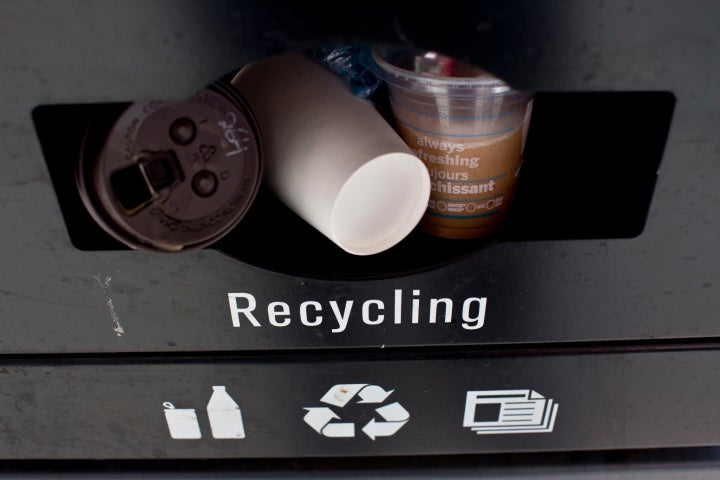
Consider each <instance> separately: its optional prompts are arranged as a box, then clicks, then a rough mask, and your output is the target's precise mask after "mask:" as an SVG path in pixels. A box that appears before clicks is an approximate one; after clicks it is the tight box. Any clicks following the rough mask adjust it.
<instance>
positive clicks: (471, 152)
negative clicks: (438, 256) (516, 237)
mask: <svg viewBox="0 0 720 480" xmlns="http://www.w3.org/2000/svg"><path fill="white" fill-rule="evenodd" d="M372 60H373V61H374V63H375V66H376V71H377V73H378V75H379V76H380V77H381V78H382V79H383V80H384V81H385V82H386V84H387V86H388V92H389V100H390V107H391V109H392V112H393V116H394V120H395V127H396V130H397V131H398V133H399V134H400V136H401V137H402V138H403V140H404V141H405V143H407V145H408V146H409V147H410V149H411V150H412V151H413V153H415V155H416V156H417V157H419V158H420V159H421V160H422V161H423V162H424V163H425V165H426V166H427V168H428V171H429V173H430V178H431V180H432V191H431V196H430V201H429V203H428V208H427V210H426V212H425V215H424V216H423V218H422V220H421V222H420V224H419V227H420V228H421V229H422V230H424V231H426V232H427V233H430V234H433V235H436V236H440V237H445V238H464V239H467V238H478V237H484V236H487V235H490V234H492V233H494V232H496V231H497V229H498V227H500V226H501V225H502V224H503V221H504V220H505V219H506V218H507V214H508V211H509V209H510V206H511V204H512V201H513V199H514V196H515V190H516V187H517V181H518V175H519V173H520V165H521V163H522V151H523V147H524V144H525V137H526V136H527V129H528V126H529V121H530V114H531V110H532V99H533V95H532V93H529V92H523V91H518V90H515V89H513V88H512V87H511V86H510V85H508V84H507V83H505V82H504V81H503V80H501V79H499V78H497V77H496V76H494V75H492V74H490V73H489V72H486V71H484V70H482V69H481V68H478V67H475V66H473V65H469V64H467V63H463V62H460V61H458V60H457V59H454V58H452V57H449V56H447V55H443V54H440V53H437V52H432V51H421V50H412V49H408V48H406V47H401V46H390V45H374V46H373V47H372Z"/></svg>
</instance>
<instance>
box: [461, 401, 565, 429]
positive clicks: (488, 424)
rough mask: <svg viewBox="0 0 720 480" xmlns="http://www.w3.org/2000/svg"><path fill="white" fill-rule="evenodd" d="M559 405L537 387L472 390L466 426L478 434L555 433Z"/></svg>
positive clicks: (466, 405) (467, 408)
mask: <svg viewBox="0 0 720 480" xmlns="http://www.w3.org/2000/svg"><path fill="white" fill-rule="evenodd" d="M557 410H558V404H557V403H555V402H554V401H553V400H552V399H551V398H545V397H543V396H542V395H540V394H539V393H537V392H536V391H534V390H485V391H469V392H467V397H466V399H465V415H464V417H463V427H468V428H470V429H471V430H472V431H474V432H475V433H477V434H478V435H483V434H498V433H534V432H552V430H553V427H554V426H555V416H556V415H557Z"/></svg>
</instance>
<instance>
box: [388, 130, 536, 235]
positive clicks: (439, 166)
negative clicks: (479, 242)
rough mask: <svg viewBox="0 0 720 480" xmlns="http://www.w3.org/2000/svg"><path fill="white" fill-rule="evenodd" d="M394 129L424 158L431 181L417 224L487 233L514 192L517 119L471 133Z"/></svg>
mask: <svg viewBox="0 0 720 480" xmlns="http://www.w3.org/2000/svg"><path fill="white" fill-rule="evenodd" d="M398 132H399V133H400V136H401V137H402V138H403V140H404V141H405V142H406V143H407V144H408V146H409V147H410V149H411V150H412V151H413V153H414V154H415V155H416V156H417V157H418V158H420V160H422V161H423V163H425V165H426V166H427V168H428V172H429V173H430V179H431V181H432V183H431V184H432V193H431V196H430V201H429V204H428V209H427V212H426V214H425V216H424V218H423V220H422V222H421V225H420V226H421V228H422V229H423V230H425V231H427V232H429V233H433V234H436V235H440V236H443V237H449V238H473V237H478V236H482V235H485V234H488V233H491V231H492V230H494V229H495V228H496V226H497V224H498V223H499V221H500V220H502V218H503V217H504V216H505V214H506V213H507V211H508V208H509V206H510V203H511V201H512V197H513V196H514V192H515V187H516V184H517V174H518V171H519V169H520V163H521V161H522V125H520V126H518V128H515V129H513V130H511V131H509V132H506V133H501V134H498V135H492V136H488V137H472V138H471V139H467V138H461V139H452V138H451V137H438V136H432V135H428V134H426V133H421V132H417V131H415V130H413V129H412V128H410V127H408V126H406V125H403V124H399V125H398Z"/></svg>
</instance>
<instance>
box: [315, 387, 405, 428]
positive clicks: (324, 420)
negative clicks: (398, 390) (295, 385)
mask: <svg viewBox="0 0 720 480" xmlns="http://www.w3.org/2000/svg"><path fill="white" fill-rule="evenodd" d="M393 392H394V390H390V391H385V390H383V388H382V387H378V386H377V385H369V384H367V383H351V384H340V385H334V386H332V387H331V388H330V390H328V391H327V393H326V394H325V395H323V396H322V398H321V399H320V401H321V402H323V403H327V404H328V405H332V406H335V407H339V408H343V407H344V406H345V405H347V404H348V403H349V402H350V401H351V400H352V399H353V398H355V397H357V398H359V400H358V401H357V403H367V404H381V403H383V402H385V400H386V399H387V398H388V397H389V396H390V395H391V394H392V393H393ZM304 410H307V413H306V414H305V417H303V420H304V421H305V423H307V424H308V425H310V426H311V427H312V428H313V430H315V431H316V432H318V433H319V434H320V435H323V436H325V437H331V438H352V437H354V436H355V424H354V423H352V422H343V421H342V419H341V418H340V416H339V415H338V414H336V413H335V412H334V411H333V410H332V409H331V408H330V407H306V408H305V409H304ZM375 413H377V414H378V415H379V416H380V418H381V420H380V421H378V420H376V419H375V417H373V418H371V419H370V421H369V422H367V423H366V424H365V425H364V426H363V427H362V431H363V433H365V435H367V436H368V437H370V438H371V439H372V440H375V439H376V438H377V437H389V436H391V435H394V434H395V433H396V432H397V431H398V430H400V429H401V428H402V426H403V425H405V424H406V423H407V422H408V420H409V419H410V413H408V411H407V410H405V408H403V406H402V405H400V404H399V403H398V402H394V403H390V404H387V405H383V406H380V407H377V408H376V409H375ZM334 420H338V421H334Z"/></svg>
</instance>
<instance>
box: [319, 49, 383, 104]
mask: <svg viewBox="0 0 720 480" xmlns="http://www.w3.org/2000/svg"><path fill="white" fill-rule="evenodd" d="M368 51H369V46H367V45H341V46H336V47H331V48H320V49H316V50H313V52H312V54H313V57H314V58H315V59H316V60H318V61H320V62H321V63H322V64H324V65H325V66H326V67H328V68H329V69H330V70H332V71H333V72H335V73H336V74H337V75H339V76H340V77H341V78H343V79H344V80H345V81H346V82H347V84H348V86H349V87H350V90H351V91H352V93H353V94H354V95H355V96H356V97H359V98H363V99H369V98H370V97H371V96H372V94H373V93H375V91H376V90H377V89H378V88H379V87H380V85H381V83H382V80H381V79H380V78H379V77H378V76H377V75H376V74H375V73H373V71H372V70H371V69H370V68H368V63H367V55H368Z"/></svg>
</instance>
